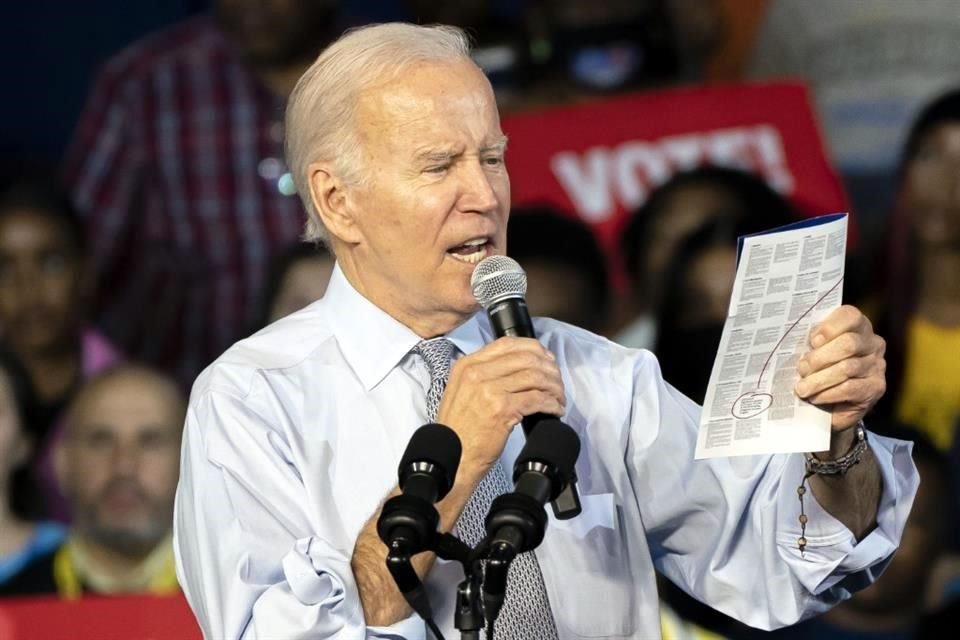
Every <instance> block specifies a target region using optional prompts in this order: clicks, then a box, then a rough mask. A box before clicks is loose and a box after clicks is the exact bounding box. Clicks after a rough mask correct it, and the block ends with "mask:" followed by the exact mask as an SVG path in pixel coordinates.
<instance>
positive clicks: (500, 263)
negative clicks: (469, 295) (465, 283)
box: [470, 256, 527, 309]
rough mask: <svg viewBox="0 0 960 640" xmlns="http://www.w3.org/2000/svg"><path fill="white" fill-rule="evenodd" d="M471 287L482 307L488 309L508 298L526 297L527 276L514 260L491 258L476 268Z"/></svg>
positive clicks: (485, 259) (505, 257)
mask: <svg viewBox="0 0 960 640" xmlns="http://www.w3.org/2000/svg"><path fill="white" fill-rule="evenodd" d="M470 287H471V288H472V289H473V297H474V298H476V299H477V302H479V303H480V306H481V307H483V308H484V309H488V308H489V307H490V306H491V305H492V304H494V303H497V302H499V301H501V300H504V299H506V298H522V297H524V296H526V295H527V274H526V273H525V272H524V271H523V267H521V266H520V265H519V264H518V263H517V261H516V260H514V259H513V258H508V257H507V256H489V257H487V258H484V259H483V260H481V261H480V262H479V263H478V264H477V266H476V267H475V268H474V270H473V275H472V276H471V277H470Z"/></svg>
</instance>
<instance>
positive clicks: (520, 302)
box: [487, 297, 580, 520]
mask: <svg viewBox="0 0 960 640" xmlns="http://www.w3.org/2000/svg"><path fill="white" fill-rule="evenodd" d="M487 316H489V318H490V325H491V326H492V327H493V334H494V335H495V336H497V337H498V338H499V337H502V336H511V337H514V338H536V337H537V334H536V332H535V331H534V330H533V321H532V320H531V319H530V311H529V310H528V309H527V301H526V300H524V299H523V298H522V297H516V298H507V299H506V300H501V301H500V302H497V303H494V304H492V305H490V307H489V308H488V309H487ZM553 417H554V416H549V415H546V414H544V413H534V414H532V415H529V416H527V417H525V418H524V419H523V420H522V422H521V424H522V425H523V433H524V434H525V435H527V436H529V435H530V432H531V431H533V428H534V427H535V426H536V425H537V423H539V422H540V421H541V420H543V419H545V418H553ZM550 507H551V508H552V509H553V515H554V516H555V517H556V518H557V519H558V520H569V519H570V518H573V517H575V516H577V515H579V514H580V493H579V492H578V491H577V481H576V478H574V479H573V481H572V482H570V484H568V485H567V486H566V487H565V488H564V489H563V491H562V492H561V493H560V495H559V496H557V499H556V500H554V501H552V502H551V503H550Z"/></svg>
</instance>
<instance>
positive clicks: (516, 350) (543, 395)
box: [437, 337, 566, 481]
mask: <svg viewBox="0 0 960 640" xmlns="http://www.w3.org/2000/svg"><path fill="white" fill-rule="evenodd" d="M565 406H566V397H565V395H564V391H563V381H562V379H561V377H560V368H559V367H558V366H557V362H556V359H555V358H554V356H553V354H552V353H550V351H549V350H547V348H546V347H544V346H543V345H541V344H540V343H539V342H537V341H536V340H534V339H533V338H510V337H504V338H498V339H497V340H495V341H494V342H491V343H490V344H488V345H486V346H484V347H483V348H482V349H480V350H479V351H477V352H475V353H472V354H470V355H468V356H464V357H463V358H460V359H459V360H457V361H456V362H455V363H454V364H453V368H452V369H451V371H450V379H449V381H448V382H447V387H446V390H445V391H444V394H443V399H442V400H441V401H440V408H439V411H438V414H437V422H439V423H441V424H445V425H447V426H448V427H450V428H451V429H453V430H454V431H456V432H457V435H458V436H460V441H461V444H462V445H463V456H462V458H461V461H460V469H461V471H462V472H464V475H465V476H466V477H471V476H472V477H471V479H476V480H477V481H479V479H480V478H482V477H483V475H484V474H485V473H486V471H487V470H488V469H489V468H490V467H491V465H493V463H494V462H495V461H496V460H497V459H498V458H499V457H500V453H501V452H502V451H503V447H504V445H505V444H506V441H507V437H508V436H509V435H510V431H511V430H512V428H513V426H514V425H516V424H517V423H518V422H520V421H521V420H522V419H523V418H524V416H528V415H531V414H533V413H538V412H539V413H548V414H551V415H556V416H562V415H563V413H564V408H565ZM459 475H460V474H458V476H459Z"/></svg>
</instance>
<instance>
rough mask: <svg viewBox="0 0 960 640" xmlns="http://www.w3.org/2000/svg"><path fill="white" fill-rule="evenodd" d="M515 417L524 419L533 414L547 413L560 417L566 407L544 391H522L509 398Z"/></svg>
mask: <svg viewBox="0 0 960 640" xmlns="http://www.w3.org/2000/svg"><path fill="white" fill-rule="evenodd" d="M511 399H512V406H513V407H514V410H515V411H516V413H517V415H519V416H521V418H522V417H524V416H529V415H533V414H534V413H547V414H550V415H552V416H557V417H560V416H562V415H563V414H564V412H565V411H566V407H565V406H564V405H563V404H562V403H561V402H560V401H559V400H558V399H557V398H556V397H555V396H554V395H552V394H550V393H546V392H544V391H524V392H523V393H517V394H514V395H513V396H511Z"/></svg>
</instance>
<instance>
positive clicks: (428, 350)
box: [413, 337, 457, 382]
mask: <svg viewBox="0 0 960 640" xmlns="http://www.w3.org/2000/svg"><path fill="white" fill-rule="evenodd" d="M456 348H457V347H456V345H454V344H453V343H452V342H451V341H450V340H448V339H447V338H443V337H440V338H430V339H429V340H423V341H421V342H420V343H419V344H418V345H417V346H416V347H414V348H413V350H414V351H416V352H417V353H419V354H420V357H422V358H423V359H424V361H426V363H427V368H428V369H430V379H431V380H443V381H444V382H446V380H447V378H448V377H449V376H450V363H451V362H452V361H453V352H454V349H456Z"/></svg>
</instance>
